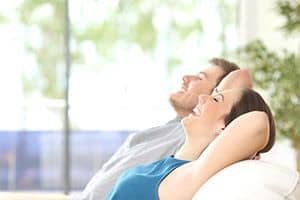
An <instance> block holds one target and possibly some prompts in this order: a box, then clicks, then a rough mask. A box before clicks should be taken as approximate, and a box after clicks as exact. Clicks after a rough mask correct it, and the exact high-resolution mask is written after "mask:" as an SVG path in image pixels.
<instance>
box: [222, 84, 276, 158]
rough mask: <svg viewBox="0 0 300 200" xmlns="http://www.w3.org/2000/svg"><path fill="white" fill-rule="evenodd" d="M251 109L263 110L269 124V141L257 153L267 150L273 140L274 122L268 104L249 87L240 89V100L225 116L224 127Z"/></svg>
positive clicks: (272, 143)
mask: <svg viewBox="0 0 300 200" xmlns="http://www.w3.org/2000/svg"><path fill="white" fill-rule="evenodd" d="M251 111H263V112H265V113H266V114H267V116H268V119H269V125H270V132H269V141H268V144H267V145H266V146H265V147H264V148H263V149H262V150H260V151H259V152H258V153H264V152H268V151H269V150H270V149H271V148H272V147H273V145H274V142H275V132H276V131H275V122H274V118H273V115H272V112H271V110H270V108H269V106H268V105H267V104H266V102H265V101H264V99H263V98H262V97H261V96H260V94H258V93H257V92H255V91H254V90H252V89H249V88H245V89H243V90H242V95H241V98H240V100H239V101H238V102H237V103H235V104H234V105H233V106H232V108H231V111H230V113H229V114H228V115H227V116H226V117H225V120H224V122H225V127H226V126H227V125H228V124H229V123H230V122H231V121H233V120H234V119H235V118H237V117H238V116H240V115H242V114H244V113H247V112H251Z"/></svg>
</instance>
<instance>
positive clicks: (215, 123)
mask: <svg viewBox="0 0 300 200" xmlns="http://www.w3.org/2000/svg"><path fill="white" fill-rule="evenodd" d="M210 63H211V66H210V67H208V68H207V69H205V70H204V71H202V72H200V73H198V74H196V75H192V76H184V77H183V83H182V88H181V90H180V91H178V92H176V93H173V94H171V95H170V103H171V105H172V107H173V108H174V110H175V111H176V113H177V118H175V119H174V120H172V121H170V122H169V123H167V124H166V125H163V126H159V127H155V128H151V129H149V130H146V131H142V132H139V133H135V134H132V135H130V136H129V138H128V139H127V140H126V141H125V143H124V144H123V145H122V146H121V147H120V148H119V150H118V151H117V152H116V153H115V154H114V155H113V156H112V157H111V159H110V160H109V161H108V162H107V163H106V164H105V165H104V166H103V167H102V169H101V170H100V171H99V172H98V173H97V174H96V175H95V176H94V177H93V179H92V180H91V181H90V182H89V184H88V185H87V187H86V188H85V190H84V191H83V193H82V194H81V197H79V198H78V199H105V198H106V199H114V200H117V199H161V200H164V199H192V197H193V195H194V194H195V192H196V191H197V190H198V189H199V188H200V187H201V186H202V185H203V184H204V183H205V182H206V181H207V180H208V179H209V178H210V177H211V176H213V175H214V174H216V173H217V172H218V171H220V170H221V169H223V168H224V167H227V166H229V165H231V164H233V163H236V162H238V161H241V160H245V159H253V158H254V157H255V156H256V155H259V153H262V152H267V151H269V150H270V149H271V147H272V146H273V144H274V139H275V126H274V121H273V117H272V114H271V112H270V109H269V107H268V106H267V105H266V103H265V102H264V100H263V99H262V98H261V96H260V95H259V94H258V93H256V92H255V91H253V90H251V89H247V88H250V87H251V85H252V83H251V79H250V77H249V75H248V73H247V72H246V71H243V70H238V69H239V68H238V67H237V65H235V64H234V63H231V62H229V61H226V60H224V59H220V58H214V59H212V60H211V61H210ZM216 86H217V87H216ZM209 94H211V95H209ZM171 191H172V192H171Z"/></svg>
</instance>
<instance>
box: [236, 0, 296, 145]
mask: <svg viewBox="0 0 300 200" xmlns="http://www.w3.org/2000/svg"><path fill="white" fill-rule="evenodd" d="M277 10H278V12H279V14H281V15H283V17H284V18H285V19H286V21H285V24H284V25H283V26H282V27H283V29H284V31H286V33H289V34H291V33H296V34H299V33H300V29H299V27H300V26H299V24H300V21H299V19H300V12H299V11H300V2H299V1H298V3H296V2H295V1H293V2H291V1H288V0H285V1H282V0H281V1H278V4H277ZM238 53H239V56H240V59H241V60H243V61H244V62H246V63H247V65H248V66H249V67H251V70H252V72H253V77H254V81H255V83H256V84H257V86H258V87H260V88H262V89H264V90H265V91H267V92H268V94H270V103H271V107H272V110H273V112H274V115H275V119H276V124H277V130H278V132H279V133H280V134H281V135H282V136H286V137H288V138H290V139H291V140H292V141H293V142H294V144H296V143H295V142H297V141H300V123H299V119H300V92H299V87H300V78H299V77H300V55H299V53H292V52H289V51H287V50H282V51H281V52H274V51H272V50H270V49H268V48H267V47H266V46H265V45H264V43H263V42H262V41H254V42H251V43H249V44H247V45H246V46H244V47H243V48H240V49H239V50H238Z"/></svg>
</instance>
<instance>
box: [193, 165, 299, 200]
mask: <svg viewBox="0 0 300 200" xmlns="http://www.w3.org/2000/svg"><path fill="white" fill-rule="evenodd" d="M299 179H300V178H299V173H298V172H296V171H294V170H291V169H288V168H286V167H283V166H279V165H277V164H272V163H269V162H265V161H260V160H247V161H242V162H238V163H236V164H234V165H231V166H229V167H227V168H225V169H223V170H221V171H220V172H218V173H217V174H216V175H214V176H213V177H211V178H210V179H209V180H208V181H207V182H206V183H205V184H204V185H203V186H202V187H201V188H200V189H199V190H198V192H197V193H196V194H195V195H194V198H193V200H203V199H205V200H215V199H222V200H250V199H251V200H253V199H256V200H266V199H272V200H281V199H284V198H287V199H289V200H300V196H299V192H300V191H299V190H300V188H299V187H300V184H299Z"/></svg>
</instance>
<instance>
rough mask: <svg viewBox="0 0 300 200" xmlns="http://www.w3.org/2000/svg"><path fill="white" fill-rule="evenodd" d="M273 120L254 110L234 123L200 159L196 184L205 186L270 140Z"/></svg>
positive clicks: (195, 178)
mask: <svg viewBox="0 0 300 200" xmlns="http://www.w3.org/2000/svg"><path fill="white" fill-rule="evenodd" d="M268 138H269V122H268V116H267V115H266V113H264V112H260V111H253V112H249V113H246V114H243V115H241V116H240V117H238V118H237V119H235V120H234V121H233V122H231V123H230V124H229V125H228V126H227V127H226V129H225V130H224V131H223V132H222V133H221V135H220V136H218V137H217V138H216V139H215V140H214V141H213V142H212V143H211V144H210V145H209V146H208V147H207V148H206V150H205V151H204V152H203V154H202V155H201V156H200V157H199V158H198V159H197V160H196V162H195V168H194V170H193V175H194V176H193V178H192V181H193V186H196V187H197V188H199V187H201V186H202V185H203V184H204V183H205V182H206V181H207V180H208V179H209V178H210V177H211V176H213V175H214V174H216V173H217V172H218V171H220V170H221V169H223V168H225V167H227V166H229V165H231V164H233V163H236V162H238V161H241V160H244V159H248V158H250V157H251V156H252V155H253V154H255V153H256V152H258V151H259V150H261V149H262V148H263V147H264V146H265V145H266V144H267V142H268Z"/></svg>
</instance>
